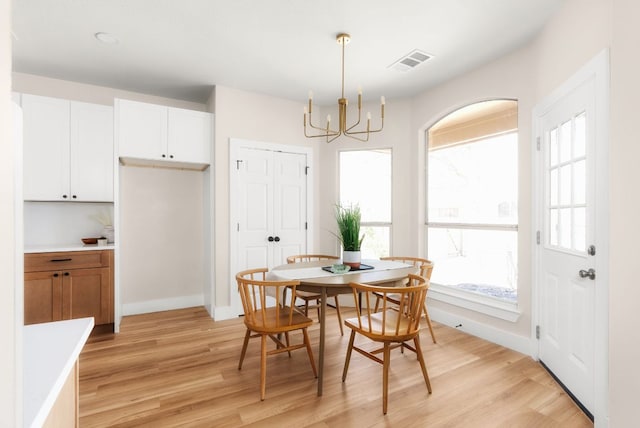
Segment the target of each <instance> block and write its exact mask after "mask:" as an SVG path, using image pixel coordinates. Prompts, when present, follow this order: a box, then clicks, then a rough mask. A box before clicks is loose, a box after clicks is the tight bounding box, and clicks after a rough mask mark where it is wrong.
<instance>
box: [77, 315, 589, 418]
mask: <svg viewBox="0 0 640 428" xmlns="http://www.w3.org/2000/svg"><path fill="white" fill-rule="evenodd" d="M343 312H344V315H346V316H347V317H348V316H350V315H353V313H352V312H349V310H348V308H344V309H343ZM327 316H328V318H329V319H328V324H327V338H326V339H327V340H326V352H327V353H326V356H325V384H324V395H323V396H322V397H317V396H316V387H317V384H316V379H315V378H314V377H313V374H312V371H311V368H310V366H309V360H308V358H307V356H306V353H305V352H304V351H296V352H293V353H292V356H291V358H289V357H288V356H287V354H286V353H285V354H279V355H276V356H272V357H269V359H268V361H267V396H266V399H265V401H260V386H259V365H260V360H259V349H260V345H259V340H252V341H251V342H250V344H249V349H248V351H247V357H246V359H245V362H244V365H243V368H242V370H241V371H238V368H237V367H238V358H239V356H240V349H241V347H242V340H243V337H244V331H245V329H244V324H243V323H242V319H241V318H238V319H234V320H227V321H219V322H214V321H213V320H211V318H209V316H208V314H207V312H206V311H205V309H204V308H202V307H198V308H189V309H182V310H176V311H167V312H158V313H153V314H145V315H136V316H131V317H125V318H124V319H123V321H122V324H121V332H120V333H119V334H118V335H103V336H95V337H92V338H91V339H90V341H89V343H87V345H86V346H85V348H84V350H83V351H82V354H81V356H80V425H81V426H82V427H87V428H89V427H178V426H180V427H243V426H245V427H248V426H251V427H314V428H323V427H391V426H402V427H423V426H429V427H474V428H475V427H563V428H566V427H592V426H593V424H592V423H591V421H590V420H589V419H588V418H587V417H586V416H585V415H584V414H583V413H582V412H581V411H580V410H579V409H578V407H577V406H576V405H575V404H574V403H573V401H571V399H570V398H569V397H568V396H567V395H566V394H565V393H564V392H563V391H562V389H561V388H560V387H559V386H558V385H557V384H556V383H555V381H554V380H553V379H552V378H551V377H550V376H549V374H548V373H547V372H546V371H545V370H544V369H543V368H542V367H541V366H540V365H539V364H538V363H536V362H535V361H533V360H532V359H531V358H529V357H527V356H524V355H522V354H519V353H517V352H514V351H511V350H508V349H506V348H503V347H501V346H498V345H495V344H492V343H489V342H486V341H484V340H481V339H478V338H475V337H473V336H469V335H467V334H465V333H462V332H460V331H458V330H455V329H452V328H449V327H446V326H443V325H441V324H438V323H434V328H435V333H436V337H437V338H438V343H437V344H433V343H432V342H431V340H430V339H431V338H430V336H429V331H428V329H427V328H426V325H425V328H424V329H423V331H422V333H421V342H422V348H423V351H424V356H425V361H426V364H427V369H428V371H429V376H430V378H431V384H432V386H433V394H431V395H429V394H428V391H427V388H426V386H425V384H424V380H423V379H422V376H421V374H420V366H419V364H418V362H417V360H416V358H415V354H413V353H411V352H407V353H405V354H401V353H400V350H399V349H396V350H394V351H393V352H392V358H391V368H390V374H389V411H388V414H387V415H386V416H384V415H383V414H382V366H380V365H378V364H376V363H374V362H372V361H370V360H368V359H366V358H364V357H362V356H360V355H357V354H356V353H354V355H353V356H352V358H351V364H350V368H349V374H348V377H347V380H346V382H345V383H342V381H341V376H342V367H343V364H344V357H345V351H346V347H347V344H348V340H349V337H348V332H347V330H348V329H345V336H344V337H342V336H340V333H339V330H338V328H337V325H336V320H335V319H333V318H332V317H335V311H328V313H327ZM309 334H310V336H311V341H312V346H313V347H314V348H313V349H314V352H316V355H315V358H316V361H317V358H318V356H317V349H318V334H319V327H318V324H317V323H315V324H314V325H313V327H311V328H310V331H309ZM292 340H299V338H298V337H295V336H293V335H292ZM364 342H366V341H365V340H361V341H360V342H359V343H364Z"/></svg>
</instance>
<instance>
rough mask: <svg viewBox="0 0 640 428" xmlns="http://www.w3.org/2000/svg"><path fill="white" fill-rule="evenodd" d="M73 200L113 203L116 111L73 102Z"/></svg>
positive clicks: (71, 137)
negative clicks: (114, 120)
mask: <svg viewBox="0 0 640 428" xmlns="http://www.w3.org/2000/svg"><path fill="white" fill-rule="evenodd" d="M70 147H71V170H70V176H71V186H70V187H71V198H72V199H75V200H78V201H90V202H99V201H104V202H111V201H113V164H114V162H113V108H112V107H110V106H103V105H97V104H87V103H80V102H75V101H74V102H71V136H70Z"/></svg>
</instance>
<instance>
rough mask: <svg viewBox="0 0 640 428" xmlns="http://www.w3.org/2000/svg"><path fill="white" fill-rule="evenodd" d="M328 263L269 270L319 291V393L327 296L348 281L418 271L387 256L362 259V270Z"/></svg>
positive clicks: (382, 280) (394, 278) (387, 279)
mask: <svg viewBox="0 0 640 428" xmlns="http://www.w3.org/2000/svg"><path fill="white" fill-rule="evenodd" d="M330 263H331V262H330V261H327V260H320V261H312V262H301V263H290V264H285V265H280V266H276V267H274V268H273V269H272V270H271V271H270V272H269V279H272V280H298V281H300V285H298V287H297V289H298V290H301V291H309V292H314V293H318V292H319V293H320V320H319V322H320V346H319V350H318V354H319V355H318V396H321V395H322V386H323V380H324V351H325V328H326V326H325V317H326V308H327V297H328V296H336V295H339V294H350V293H352V291H351V287H350V286H349V284H350V283H351V282H358V283H363V284H377V285H380V284H384V285H390V284H395V283H398V281H401V280H402V279H404V278H405V277H406V276H407V275H408V274H410V273H411V274H417V273H418V268H417V267H415V266H412V265H409V264H405V263H401V262H397V261H390V260H363V261H362V265H361V268H362V269H361V270H350V271H348V272H344V273H334V272H332V271H331V269H330V268H331V266H332V265H331V264H330ZM323 268H324V269H323Z"/></svg>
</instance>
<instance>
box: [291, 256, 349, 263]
mask: <svg viewBox="0 0 640 428" xmlns="http://www.w3.org/2000/svg"><path fill="white" fill-rule="evenodd" d="M316 260H340V257H338V256H329V255H326V254H299V255H297V256H289V257H287V263H300V262H313V261H316Z"/></svg>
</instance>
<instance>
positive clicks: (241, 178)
mask: <svg viewBox="0 0 640 428" xmlns="http://www.w3.org/2000/svg"><path fill="white" fill-rule="evenodd" d="M230 167H231V172H232V176H233V178H232V179H231V180H230V182H231V183H232V188H231V197H230V200H231V203H232V205H234V207H233V209H232V210H231V212H232V214H231V215H232V221H233V222H234V223H235V224H233V226H232V230H231V233H232V235H235V236H231V240H232V241H233V240H235V242H234V243H232V245H231V247H232V248H233V249H235V250H234V251H235V254H233V256H232V257H231V260H232V262H231V269H232V272H231V275H232V277H233V276H235V273H236V272H238V271H240V270H244V269H253V268H261V267H266V268H268V269H272V268H273V267H274V266H278V265H281V264H284V263H286V258H287V256H289V255H293V254H304V253H306V252H307V174H306V172H307V155H306V154H302V153H285V152H280V151H274V150H264V149H259V148H250V147H240V148H238V150H237V152H235V159H232V160H231V165H230ZM234 213H235V214H234ZM234 229H235V230H234ZM235 290H236V287H235V286H232V287H231V299H230V300H231V306H232V307H233V308H234V310H236V311H237V313H240V312H241V311H242V308H241V306H240V303H239V299H238V296H237V292H236V291H235Z"/></svg>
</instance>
